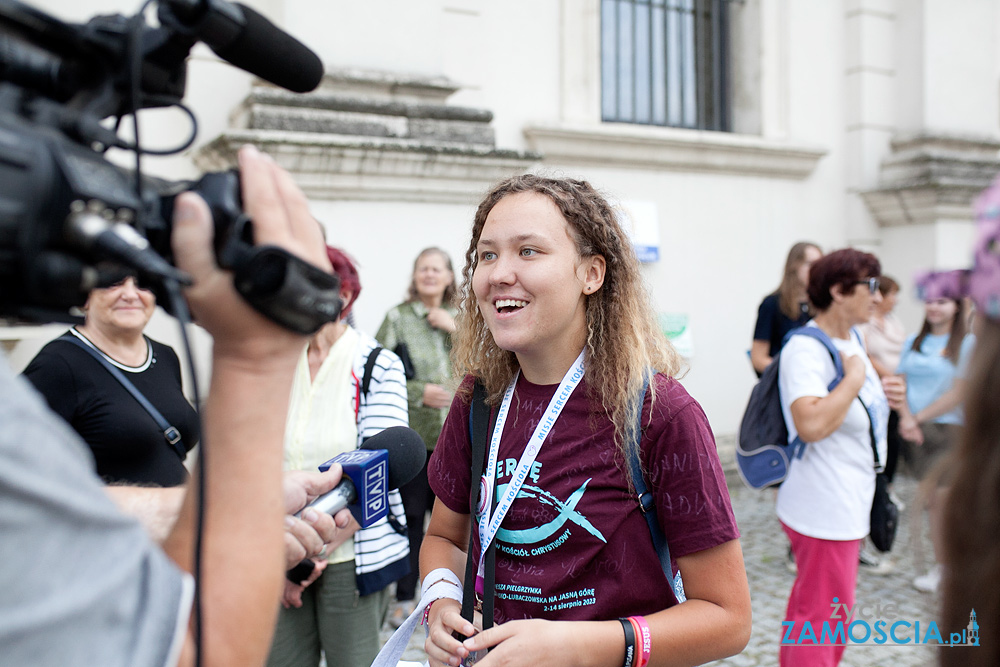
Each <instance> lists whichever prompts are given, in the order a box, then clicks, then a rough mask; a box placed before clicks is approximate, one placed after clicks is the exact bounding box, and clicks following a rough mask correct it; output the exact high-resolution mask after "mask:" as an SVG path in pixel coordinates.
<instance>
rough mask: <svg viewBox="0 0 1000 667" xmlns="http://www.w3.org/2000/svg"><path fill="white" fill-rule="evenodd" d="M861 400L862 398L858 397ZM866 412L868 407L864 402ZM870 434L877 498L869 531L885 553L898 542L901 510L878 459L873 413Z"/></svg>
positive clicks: (873, 503)
mask: <svg viewBox="0 0 1000 667" xmlns="http://www.w3.org/2000/svg"><path fill="white" fill-rule="evenodd" d="M858 400H859V401H860V400H861V397H860V396H859V397H858ZM861 405H864V407H865V412H868V406H867V405H865V402H864V401H861ZM868 433H869V435H870V436H871V441H872V457H873V458H874V460H875V497H874V498H872V511H871V516H870V517H869V518H870V522H871V528H870V529H869V531H870V532H869V537H870V538H871V540H872V544H874V545H875V548H876V549H878V550H879V551H881V552H883V553H885V552H886V551H889V550H890V549H892V543H893V542H895V541H896V529H897V528H899V508H898V507H896V503H894V502H892V498H890V497H889V478H888V477H886V476H885V473H884V472H880V471H881V470H882V467H883V466H882V464H881V462H880V461H879V459H878V448H877V445H876V440H875V426H874V425H873V424H872V420H871V413H869V414H868Z"/></svg>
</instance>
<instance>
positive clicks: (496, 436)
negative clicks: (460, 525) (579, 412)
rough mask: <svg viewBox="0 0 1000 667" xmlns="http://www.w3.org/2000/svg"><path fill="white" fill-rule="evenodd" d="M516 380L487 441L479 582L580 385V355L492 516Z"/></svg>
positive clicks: (512, 382) (524, 453)
mask: <svg viewBox="0 0 1000 667" xmlns="http://www.w3.org/2000/svg"><path fill="white" fill-rule="evenodd" d="M519 373H520V372H519ZM517 378H518V376H517V375H515V376H514V379H513V380H512V381H511V383H510V386H509V387H507V391H506V392H505V393H504V396H503V403H501V404H500V410H499V411H498V412H497V423H496V426H495V427H494V428H493V436H492V438H491V439H490V451H489V456H488V457H487V458H486V475H485V479H484V480H483V489H482V497H481V498H480V499H479V503H480V507H481V510H480V518H479V549H480V552H479V571H478V573H477V574H478V576H479V578H480V579H481V578H482V577H483V574H484V572H485V571H486V570H485V562H486V549H487V547H489V545H490V542H492V541H493V538H494V537H496V534H497V531H498V530H500V523H501V522H502V521H503V519H504V517H505V516H506V515H507V510H509V509H510V506H511V505H512V504H513V503H514V498H515V497H516V496H517V494H518V492H519V491H520V490H521V485H522V484H524V480H525V479H526V478H527V477H528V471H529V470H531V466H532V465H533V464H534V463H535V458H536V457H537V456H538V452H539V450H541V448H542V443H543V442H544V441H545V438H546V436H548V434H549V431H550V430H552V425H553V424H555V423H556V419H558V418H559V413H560V412H562V409H563V408H564V407H565V406H566V403H567V402H568V401H569V397H570V395H572V393H573V390H574V389H576V386H577V385H578V384H580V380H582V379H583V352H582V351H581V352H580V356H578V357H577V358H576V361H574V362H573V365H572V366H570V369H569V370H568V371H566V375H564V376H563V379H562V382H560V383H559V388H558V389H556V393H555V394H553V395H552V399H551V400H549V406H548V408H546V410H545V414H544V415H543V416H542V418H541V420H539V422H538V425H537V426H536V427H535V431H534V433H532V434H531V437H530V438H529V439H528V443H527V444H526V445H525V447H524V452H523V453H522V454H521V459H520V460H519V461H518V462H517V468H516V469H515V470H514V475H513V476H512V477H511V480H510V484H508V485H507V491H506V492H505V493H504V495H503V497H502V498H501V499H500V501H499V502H498V503H497V508H496V510H495V511H494V512H493V513H492V515H491V514H490V509H491V508H492V505H493V503H492V500H493V485H494V484H495V483H496V469H497V456H498V455H499V452H500V436H501V435H503V427H504V423H505V422H506V421H507V413H508V411H509V410H510V402H511V399H512V398H513V396H514V385H516V384H517ZM472 482H473V483H475V480H472Z"/></svg>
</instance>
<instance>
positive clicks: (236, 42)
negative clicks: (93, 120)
mask: <svg viewBox="0 0 1000 667" xmlns="http://www.w3.org/2000/svg"><path fill="white" fill-rule="evenodd" d="M159 17H160V21H161V22H162V23H164V24H165V25H170V26H171V27H173V28H175V29H178V30H180V31H181V32H182V33H186V34H191V35H193V36H195V37H197V38H198V39H200V40H201V41H203V42H205V44H207V45H208V46H209V48H211V49H212V50H213V51H215V53H216V55H218V56H219V57H220V58H222V59H223V60H225V61H226V62H228V63H230V64H231V65H235V66H236V67H239V68H240V69H242V70H246V71H247V72H250V73H251V74H255V75H257V76H259V77H260V78H262V79H265V80H266V81H270V82H271V83H273V84H275V85H278V86H281V87H282V88H286V89H288V90H291V91H292V92H295V93H307V92H309V91H310V90H313V89H315V88H316V86H318V85H319V83H320V81H321V80H322V78H323V62H322V61H321V60H320V59H319V56H317V55H316V54H315V53H313V52H312V51H311V50H310V49H309V48H308V47H307V46H305V45H304V44H302V42H300V41H299V40H297V39H295V38H294V37H292V36H291V35H289V34H288V33H287V32H285V31H284V30H282V29H280V28H278V27H277V26H276V25H274V24H273V23H271V22H270V21H269V20H267V19H266V18H265V17H263V16H262V15H261V14H259V13H258V12H256V11H254V10H253V9H251V8H250V7H247V6H246V5H242V4H240V3H238V2H226V0H167V2H164V3H160V6H159Z"/></svg>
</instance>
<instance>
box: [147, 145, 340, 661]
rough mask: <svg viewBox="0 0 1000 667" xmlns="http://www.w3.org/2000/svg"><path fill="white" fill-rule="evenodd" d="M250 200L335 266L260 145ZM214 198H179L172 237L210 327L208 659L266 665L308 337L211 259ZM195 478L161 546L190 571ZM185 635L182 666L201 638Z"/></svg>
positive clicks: (311, 254)
mask: <svg viewBox="0 0 1000 667" xmlns="http://www.w3.org/2000/svg"><path fill="white" fill-rule="evenodd" d="M239 165H240V171H241V183H242V191H243V193H244V206H245V209H246V212H247V214H248V215H249V216H250V217H251V218H252V219H253V221H254V236H255V239H256V242H257V243H258V244H262V245H263V244H272V245H278V246H282V247H284V248H286V249H288V250H289V251H291V252H293V253H296V254H298V255H299V256H301V257H303V258H304V259H306V260H308V261H309V262H311V263H313V264H315V265H316V266H320V267H323V268H326V269H327V270H329V262H328V260H327V259H326V256H325V253H324V246H323V239H322V238H321V236H320V229H319V226H318V225H316V223H315V221H314V220H313V218H312V215H311V214H310V213H309V209H308V205H307V202H306V199H305V196H304V195H303V194H302V192H301V191H300V190H299V189H298V188H297V187H296V186H295V185H294V183H293V182H292V180H291V177H290V176H289V175H288V174H287V173H285V172H283V171H282V170H280V169H279V168H278V167H277V166H276V165H275V164H274V163H273V161H271V160H269V159H268V158H265V157H264V156H262V155H261V154H260V153H258V152H257V150H256V149H253V148H244V149H242V150H241V151H240V154H239ZM211 236H212V222H211V216H210V214H209V211H208V207H207V206H206V205H205V203H204V202H203V201H202V200H201V199H200V198H199V197H197V196H195V195H192V194H185V195H181V196H180V197H178V199H177V204H176V214H175V219H174V229H173V236H172V243H173V248H174V254H175V257H176V258H177V265H178V266H179V267H180V268H181V269H183V270H185V271H187V272H188V273H190V274H191V275H192V276H193V277H194V279H195V284H194V286H193V287H192V288H190V289H189V290H188V291H187V298H188V302H189V304H190V305H191V310H192V312H193V313H194V316H195V318H196V319H197V320H198V322H199V323H200V324H201V325H202V326H204V327H205V328H206V329H207V330H208V331H209V333H211V334H212V335H213V337H214V345H213V353H212V357H213V369H212V382H211V387H210V390H209V395H208V402H207V404H206V407H205V412H204V414H205V423H204V438H203V440H202V442H203V445H202V446H203V447H204V448H205V458H206V466H207V470H206V471H200V470H199V471H196V472H195V475H198V474H202V472H204V474H205V484H206V489H207V491H206V495H207V498H206V503H205V525H204V542H203V552H202V573H201V581H200V582H199V585H200V586H201V600H202V605H203V612H204V614H203V619H202V623H203V626H202V627H203V637H202V645H203V647H204V657H205V663H206V664H208V665H223V664H225V665H242V664H260V663H262V662H263V661H264V658H265V657H266V655H267V651H268V648H269V646H270V640H271V634H272V631H273V627H274V622H275V616H276V614H277V610H278V604H277V603H278V600H279V596H280V594H281V585H282V578H283V574H284V563H285V562H284V556H283V550H284V541H283V535H282V531H283V530H284V527H283V518H284V513H285V512H284V507H283V503H282V471H281V463H282V448H283V439H284V425H285V417H286V410H287V406H286V404H287V401H285V400H280V401H276V400H274V399H275V397H276V396H288V395H289V393H290V391H291V381H292V373H293V370H294V368H295V364H296V361H297V360H298V356H299V354H300V353H301V352H302V348H303V347H304V346H305V344H306V339H305V338H304V337H303V336H300V335H297V334H294V333H292V332H290V331H287V330H285V329H282V328H281V327H279V326H278V325H276V324H274V323H272V322H270V321H269V320H267V319H265V318H263V317H262V316H260V315H259V314H257V313H256V311H254V310H253V309H251V308H250V306H249V305H247V304H246V303H245V302H244V301H243V300H242V299H241V298H240V297H239V296H238V295H237V293H236V292H235V290H234V289H233V285H232V279H231V276H230V275H229V274H228V273H225V272H223V271H220V270H219V269H218V267H217V266H216V265H215V258H214V256H213V254H212V246H211ZM195 488H196V487H195V485H194V484H192V486H191V491H190V492H189V493H188V494H187V496H186V497H185V500H184V504H183V507H182V509H181V514H180V517H179V518H178V521H177V524H176V525H175V527H174V530H173V531H171V533H170V535H169V536H168V538H167V540H166V541H165V543H164V549H165V550H166V552H167V553H168V554H169V555H170V557H171V558H173V559H174V561H176V562H177V563H178V565H180V567H182V568H183V569H185V570H188V571H191V570H192V569H193V563H194V544H195V534H194V526H195V512H196V503H197V500H198V499H197V493H196V491H195ZM192 636H193V635H192V634H191V633H189V635H188V641H187V642H186V643H185V646H184V651H183V654H182V658H181V664H189V663H190V661H191V660H192V658H193V655H194V645H193V642H192V641H191V639H192Z"/></svg>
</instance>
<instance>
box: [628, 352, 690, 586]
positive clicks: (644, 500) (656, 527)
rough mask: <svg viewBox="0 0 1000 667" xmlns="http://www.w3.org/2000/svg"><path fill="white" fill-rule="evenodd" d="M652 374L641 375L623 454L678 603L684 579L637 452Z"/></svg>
mask: <svg viewBox="0 0 1000 667" xmlns="http://www.w3.org/2000/svg"><path fill="white" fill-rule="evenodd" d="M652 375H653V370H652V369H650V370H649V371H648V372H647V373H646V374H645V376H644V377H643V381H642V391H641V392H640V393H639V396H638V402H639V410H638V423H637V424H636V429H635V441H634V443H633V444H634V446H633V447H628V448H626V452H625V454H626V459H627V460H628V467H629V473H630V474H631V476H632V485H633V486H635V493H636V496H637V497H638V499H639V509H640V510H642V515H643V516H644V517H645V518H646V523H647V524H648V525H649V535H650V537H652V538H653V548H655V549H656V555H657V556H658V557H659V559H660V567H661V568H662V569H663V574H665V575H666V576H667V581H669V582H670V585H671V587H672V588H673V590H674V595H675V596H676V597H677V602H678V603H680V602H684V600H686V599H687V598H686V596H685V595H684V582H683V581H682V580H681V574H680V572H678V573H677V574H676V575H675V574H674V569H673V566H672V565H671V564H670V546H669V545H668V544H667V538H666V536H665V535H664V534H663V529H662V528H660V522H659V520H658V518H657V515H656V502H655V501H654V499H653V494H652V493H650V491H649V488H648V487H647V485H646V478H645V476H644V475H643V473H642V463H640V461H639V451H640V445H641V442H642V405H643V402H644V401H645V399H646V391H647V390H648V389H649V381H650V378H651V377H652Z"/></svg>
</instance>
